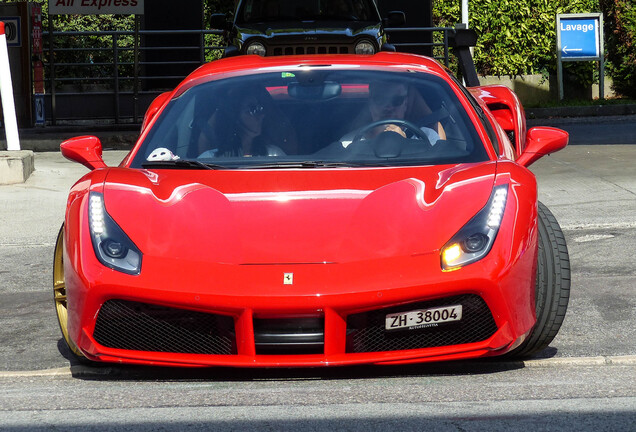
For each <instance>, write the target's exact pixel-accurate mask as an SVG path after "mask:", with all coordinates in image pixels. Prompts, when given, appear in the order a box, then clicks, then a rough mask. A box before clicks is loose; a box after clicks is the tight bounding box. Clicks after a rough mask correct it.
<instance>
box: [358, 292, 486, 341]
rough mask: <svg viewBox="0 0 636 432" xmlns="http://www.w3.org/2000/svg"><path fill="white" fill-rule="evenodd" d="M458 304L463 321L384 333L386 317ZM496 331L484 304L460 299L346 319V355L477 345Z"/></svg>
mask: <svg viewBox="0 0 636 432" xmlns="http://www.w3.org/2000/svg"><path fill="white" fill-rule="evenodd" d="M457 304H461V305H462V308H463V313H462V319H461V321H459V322H456V323H448V324H440V325H439V326H438V327H430V328H425V329H418V330H400V331H392V332H387V331H386V330H385V328H384V326H385V317H386V315H387V314H391V313H396V312H407V311H412V310H418V309H429V308H433V307H440V306H451V305H457ZM496 331H497V326H496V324H495V321H494V319H493V317H492V314H491V313H490V310H489V309H488V306H487V305H486V302H484V300H483V299H482V298H481V297H479V296H477V295H461V296H455V297H446V298H443V299H438V300H432V301H425V302H419V303H411V304H408V305H402V306H399V307H393V308H387V309H379V310H374V311H369V312H364V313H359V314H355V315H349V317H348V318H347V348H346V351H347V352H348V353H359V352H375V351H398V350H407V349H416V348H430V347H439V346H446V345H459V344H465V343H472V342H480V341H483V340H486V339H488V338H489V337H490V336H492V335H493V334H494V333H495V332H496Z"/></svg>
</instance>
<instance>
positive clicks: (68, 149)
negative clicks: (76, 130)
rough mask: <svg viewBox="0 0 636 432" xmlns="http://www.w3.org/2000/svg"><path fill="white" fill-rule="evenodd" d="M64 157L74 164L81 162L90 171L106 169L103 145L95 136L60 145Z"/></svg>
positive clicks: (74, 139)
mask: <svg viewBox="0 0 636 432" xmlns="http://www.w3.org/2000/svg"><path fill="white" fill-rule="evenodd" d="M60 150H61V151H62V156H64V157H65V158H66V159H68V160H71V161H73V162H79V163H81V164H82V165H84V166H85V167H86V168H88V169H90V170H94V169H98V168H106V167H107V165H106V164H105V163H104V160H103V159H102V143H101V141H100V140H99V138H97V137H95V136H81V137H76V138H71V139H68V140H66V141H64V142H63V143H62V144H60Z"/></svg>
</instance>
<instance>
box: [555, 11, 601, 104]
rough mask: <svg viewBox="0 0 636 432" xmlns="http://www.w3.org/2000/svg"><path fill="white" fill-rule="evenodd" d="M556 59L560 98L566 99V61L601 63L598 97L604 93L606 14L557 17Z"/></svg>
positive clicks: (562, 15) (561, 15)
mask: <svg viewBox="0 0 636 432" xmlns="http://www.w3.org/2000/svg"><path fill="white" fill-rule="evenodd" d="M556 36H557V40H556V42H557V43H556V56H557V80H558V83H559V99H563V62H567V61H598V63H599V97H600V98H601V99H603V98H604V97H605V94H604V90H603V88H604V85H605V84H604V82H605V79H604V75H605V65H604V59H603V57H604V55H605V52H604V49H603V14H601V13H587V14H557V16H556Z"/></svg>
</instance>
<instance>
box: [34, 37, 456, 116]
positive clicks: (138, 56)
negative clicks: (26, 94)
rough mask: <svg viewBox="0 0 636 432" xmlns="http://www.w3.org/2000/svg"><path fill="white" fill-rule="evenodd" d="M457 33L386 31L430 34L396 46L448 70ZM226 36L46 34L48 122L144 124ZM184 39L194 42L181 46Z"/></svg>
mask: <svg viewBox="0 0 636 432" xmlns="http://www.w3.org/2000/svg"><path fill="white" fill-rule="evenodd" d="M451 31H453V29H452V28H448V27H435V28H420V27H418V28H390V29H387V33H388V34H389V35H393V34H399V33H402V32H410V33H409V34H411V35H413V34H415V35H419V34H422V36H424V35H430V36H429V39H430V40H433V42H422V40H424V39H425V37H421V38H420V37H415V38H414V39H415V40H414V41H413V42H401V43H394V45H395V46H396V47H397V49H398V51H406V52H408V51H411V50H413V49H418V50H421V49H428V50H430V52H432V53H433V57H434V58H436V59H437V60H439V61H440V62H442V63H444V64H446V65H447V66H448V64H449V32H451ZM221 34H222V31H220V30H165V31H163V30H161V31H158V30H141V31H138V32H134V31H91V32H60V31H54V32H52V34H50V33H49V32H45V33H44V41H45V47H44V53H45V58H44V66H45V77H46V78H45V84H46V96H45V101H46V110H45V111H46V117H47V122H48V123H49V124H51V125H56V124H59V123H67V124H73V123H81V122H82V121H93V122H94V121H103V122H106V123H115V124H125V123H130V124H139V123H140V121H141V118H140V117H141V116H143V113H144V112H145V110H146V108H147V107H148V105H149V104H150V102H151V101H152V99H154V97H156V96H157V95H158V94H159V93H161V92H163V91H165V90H169V89H171V88H172V87H174V85H176V83H178V82H179V81H181V80H182V79H183V78H185V76H186V75H187V74H188V73H190V72H191V71H193V70H194V69H196V68H197V67H198V66H200V65H201V64H203V63H205V62H207V61H210V60H213V59H215V58H219V57H220V56H221V54H222V51H223V49H224V48H225V47H224V46H221V45H218V44H216V43H215V40H213V39H214V37H215V36H216V37H217V40H219V38H218V36H220V35H221ZM157 37H159V38H161V37H164V38H165V37H168V38H170V39H171V40H170V44H166V43H163V44H162V43H156V41H154V42H153V41H152V38H157ZM180 37H186V38H188V37H189V38H190V40H189V42H188V43H187V44H179V43H178V42H179V41H178V40H177V39H178V38H180ZM195 39H196V41H195ZM418 40H419V41H418ZM171 69H176V70H177V72H176V73H175V72H174V71H172V72H171Z"/></svg>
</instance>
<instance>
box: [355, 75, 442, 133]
mask: <svg viewBox="0 0 636 432" xmlns="http://www.w3.org/2000/svg"><path fill="white" fill-rule="evenodd" d="M413 91H415V90H413ZM409 96H410V94H409V87H408V86H407V85H406V84H404V83H399V82H388V81H375V82H372V83H371V84H369V113H370V114H371V120H372V121H374V122H376V121H379V120H388V119H397V120H405V119H406V118H407V115H406V114H407V105H408V100H409ZM420 129H421V130H422V132H424V134H425V135H426V137H427V138H428V140H429V141H430V143H431V145H435V143H436V142H437V141H438V140H439V139H440V136H439V134H438V133H437V132H436V131H435V130H433V129H431V128H428V127H422V128H420ZM386 131H390V132H395V133H398V134H400V135H402V136H403V137H405V138H406V132H405V131H404V130H403V129H402V128H401V127H400V126H398V125H397V124H385V125H382V126H378V127H376V128H374V129H371V130H370V131H369V132H368V133H367V134H366V138H373V137H375V136H377V135H378V134H380V133H382V132H386Z"/></svg>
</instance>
